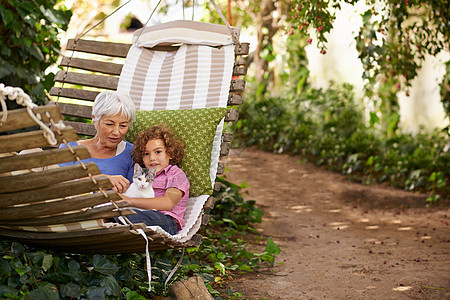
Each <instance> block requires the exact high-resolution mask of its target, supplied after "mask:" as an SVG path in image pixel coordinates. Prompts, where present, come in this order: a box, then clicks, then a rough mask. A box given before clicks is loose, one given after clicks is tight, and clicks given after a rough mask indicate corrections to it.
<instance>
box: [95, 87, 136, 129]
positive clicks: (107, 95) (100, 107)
mask: <svg viewBox="0 0 450 300" xmlns="http://www.w3.org/2000/svg"><path fill="white" fill-rule="evenodd" d="M118 113H120V114H122V116H124V117H125V118H127V119H128V120H129V121H130V122H133V121H134V119H135V118H136V107H135V106H134V103H133V100H131V98H130V96H128V95H126V94H124V93H121V92H117V91H103V92H101V93H100V94H98V95H97V97H95V101H94V106H93V107H92V121H98V120H100V118H101V117H103V116H114V115H117V114H118Z"/></svg>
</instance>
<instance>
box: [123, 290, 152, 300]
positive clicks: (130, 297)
mask: <svg viewBox="0 0 450 300" xmlns="http://www.w3.org/2000/svg"><path fill="white" fill-rule="evenodd" d="M126 296H127V300H147V298H145V297H144V296H141V295H139V294H138V293H137V292H135V291H129V292H127V293H126Z"/></svg>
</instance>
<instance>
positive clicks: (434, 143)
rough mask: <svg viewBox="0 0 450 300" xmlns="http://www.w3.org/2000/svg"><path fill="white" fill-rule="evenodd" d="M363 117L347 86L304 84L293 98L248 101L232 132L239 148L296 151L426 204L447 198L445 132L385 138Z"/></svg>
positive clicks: (449, 167) (448, 165) (449, 177)
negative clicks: (415, 194)
mask: <svg viewBox="0 0 450 300" xmlns="http://www.w3.org/2000/svg"><path fill="white" fill-rule="evenodd" d="M254 88H255V87H253V89H254ZM252 93H253V90H252V88H251V87H250V88H249V94H248V95H252ZM248 98H249V96H247V99H248ZM365 120H366V117H365V115H364V113H363V109H362V107H361V106H360V105H359V104H358V103H357V101H356V100H355V96H354V94H353V90H352V86H350V85H348V84H343V85H340V86H337V85H334V84H331V86H330V88H328V89H326V90H323V89H314V88H306V89H305V90H304V91H303V92H302V93H301V94H300V95H298V97H296V98H295V99H288V97H286V98H280V97H271V96H270V95H268V94H264V95H263V96H262V97H259V98H255V99H254V100H253V101H251V100H250V99H248V100H247V101H246V102H244V104H243V105H242V107H241V111H240V121H239V122H238V123H237V124H236V125H235V126H234V131H235V135H236V136H238V137H239V141H240V143H241V144H243V145H245V146H254V145H256V146H258V147H259V148H261V149H263V150H268V151H274V152H288V153H293V154H301V155H302V157H304V158H306V159H309V160H311V161H314V162H315V163H316V164H317V165H322V166H326V167H328V168H329V169H331V170H334V171H339V172H342V173H344V174H347V175H348V176H350V177H351V178H352V179H354V180H357V181H360V182H364V183H372V182H386V183H389V184H390V185H392V186H395V187H399V188H405V189H407V190H412V191H422V192H429V193H430V198H429V200H428V202H429V203H433V202H436V201H437V199H438V198H439V196H441V197H444V198H448V197H449V196H450V188H449V185H448V183H449V182H450V174H449V170H450V152H449V151H448V149H447V148H448V143H449V140H448V136H447V134H446V133H445V132H443V131H434V132H432V133H419V134H416V135H415V136H413V135H411V134H402V133H401V132H399V130H396V131H392V133H391V134H390V135H389V136H388V135H387V134H386V132H384V131H382V132H379V131H376V129H375V128H373V127H370V126H369V124H366V122H365ZM446 147H447V148H446Z"/></svg>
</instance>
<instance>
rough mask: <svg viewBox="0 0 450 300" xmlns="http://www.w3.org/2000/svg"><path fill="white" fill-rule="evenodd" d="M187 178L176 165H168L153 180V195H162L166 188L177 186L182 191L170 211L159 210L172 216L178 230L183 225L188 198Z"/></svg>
mask: <svg viewBox="0 0 450 300" xmlns="http://www.w3.org/2000/svg"><path fill="white" fill-rule="evenodd" d="M189 186H190V184H189V180H188V179H187V177H186V174H184V172H183V170H181V169H180V168H179V167H178V166H175V165H168V166H167V167H165V168H164V169H162V170H161V171H160V172H159V173H158V174H156V177H155V180H154V181H153V190H154V191H155V197H162V196H164V194H165V192H166V190H167V189H168V188H171V187H172V188H177V189H179V190H180V191H182V192H183V197H181V200H180V201H179V202H178V203H177V205H175V207H174V208H172V209H171V210H170V211H165V210H163V211H161V212H162V213H163V214H165V215H169V216H171V217H173V218H174V219H175V220H176V221H177V223H178V230H181V229H182V228H183V226H184V220H183V216H184V212H185V211H186V205H187V200H188V198H189Z"/></svg>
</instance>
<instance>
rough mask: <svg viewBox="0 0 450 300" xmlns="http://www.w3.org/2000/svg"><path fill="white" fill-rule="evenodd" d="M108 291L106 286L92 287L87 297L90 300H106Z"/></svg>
mask: <svg viewBox="0 0 450 300" xmlns="http://www.w3.org/2000/svg"><path fill="white" fill-rule="evenodd" d="M106 289H107V287H106V286H102V287H90V288H89V289H88V290H87V292H86V296H87V298H88V299H89V300H105V292H106Z"/></svg>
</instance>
